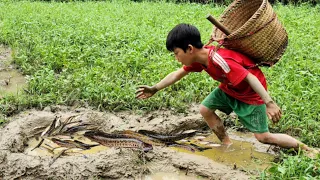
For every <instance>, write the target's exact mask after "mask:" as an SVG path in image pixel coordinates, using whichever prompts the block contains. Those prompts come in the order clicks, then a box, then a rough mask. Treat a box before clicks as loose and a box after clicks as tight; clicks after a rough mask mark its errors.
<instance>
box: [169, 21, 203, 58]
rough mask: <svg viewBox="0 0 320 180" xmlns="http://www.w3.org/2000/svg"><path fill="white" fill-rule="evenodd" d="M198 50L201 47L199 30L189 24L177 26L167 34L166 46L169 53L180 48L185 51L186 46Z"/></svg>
mask: <svg viewBox="0 0 320 180" xmlns="http://www.w3.org/2000/svg"><path fill="white" fill-rule="evenodd" d="M189 44H191V45H192V46H194V47H196V48H198V49H200V48H202V47H203V43H202V42H201V36H200V32H199V30H198V29H197V28H196V27H195V26H192V25H190V24H178V25H176V26H175V27H174V28H173V29H172V30H171V31H170V32H169V34H168V36H167V42H166V46H167V49H168V50H169V51H173V50H174V48H181V49H182V50H183V51H184V52H186V51H187V48H188V45H189Z"/></svg>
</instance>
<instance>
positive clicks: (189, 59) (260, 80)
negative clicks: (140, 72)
mask: <svg viewBox="0 0 320 180" xmlns="http://www.w3.org/2000/svg"><path fill="white" fill-rule="evenodd" d="M166 46H167V49H168V50H169V51H173V52H174V55H175V58H176V60H177V61H179V62H181V63H182V64H183V67H182V68H180V69H178V70H177V71H174V72H171V73H170V74H168V75H167V76H166V77H165V78H164V79H162V80H161V81H160V82H159V83H157V84H156V85H154V86H152V87H149V86H145V85H144V86H139V89H138V90H137V92H136V93H137V98H139V99H146V98H149V97H151V96H153V95H154V94H155V93H156V92H157V91H159V90H161V89H163V88H165V87H168V86H170V85H172V84H174V83H175V82H177V81H179V80H180V79H181V78H183V77H184V76H186V75H187V74H189V73H190V72H201V71H202V70H205V71H206V72H207V73H208V74H209V75H210V76H211V77H212V78H213V79H215V80H217V81H220V82H221V83H220V85H219V87H217V88H215V89H214V90H213V91H212V92H211V93H210V94H209V95H208V96H207V97H206V98H205V99H204V100H203V101H202V103H201V105H200V113H201V115H202V116H203V118H204V119H205V120H206V122H207V124H208V126H209V127H210V128H211V129H212V131H213V132H214V133H215V134H216V135H217V137H218V138H219V139H220V141H221V142H222V144H224V145H230V144H232V142H231V140H230V138H229V136H228V135H227V133H226V130H225V128H224V125H223V122H222V121H221V119H220V118H219V117H218V116H217V114H216V113H215V110H216V109H218V110H220V111H222V112H224V113H226V114H230V113H231V112H232V111H234V112H235V113H236V114H237V115H238V117H239V120H240V121H241V123H242V124H243V125H244V126H245V127H246V128H248V129H249V130H250V131H251V132H253V133H254V136H255V137H256V138H257V140H258V141H260V142H262V143H266V144H273V145H278V146H280V147H283V148H295V149H298V148H299V147H301V148H302V149H303V150H307V151H309V150H311V148H309V147H308V146H307V145H305V144H303V143H302V142H300V141H298V140H296V139H295V138H293V137H291V136H289V135H286V134H276V133H270V132H269V129H268V121H267V118H269V119H270V120H272V121H273V122H274V123H277V122H278V121H279V120H280V118H281V110H280V108H279V107H278V106H277V104H276V103H275V102H274V101H273V100H272V99H271V97H270V96H269V94H268V93H267V83H266V79H265V77H264V75H263V73H262V71H261V70H260V69H259V68H258V67H256V66H255V63H254V62H253V61H252V60H250V59H249V58H248V57H246V56H244V55H243V54H240V53H238V52H235V51H231V50H227V49H224V48H220V49H218V50H215V47H214V46H203V44H202V42H201V37H200V32H199V31H198V29H197V28H196V27H194V26H192V25H189V24H179V25H177V26H176V27H174V28H173V29H172V30H171V31H170V32H169V34H168V36H167V42H166Z"/></svg>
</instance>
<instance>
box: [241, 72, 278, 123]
mask: <svg viewBox="0 0 320 180" xmlns="http://www.w3.org/2000/svg"><path fill="white" fill-rule="evenodd" d="M244 80H245V81H246V82H247V83H248V84H249V85H250V86H251V88H252V89H253V90H254V91H255V92H256V93H257V94H259V96H260V97H261V99H262V100H263V102H264V103H265V104H266V106H267V115H268V118H269V119H270V120H272V121H273V122H274V123H276V122H278V121H279V120H280V118H281V115H282V113H281V110H280V108H279V107H278V105H277V104H276V103H274V102H273V100H272V99H271V97H270V95H269V94H268V92H267V91H266V90H265V88H264V87H263V86H262V84H261V82H260V81H259V80H258V78H257V77H256V76H255V75H253V74H251V73H249V74H248V75H247V76H246V78H245V79H244Z"/></svg>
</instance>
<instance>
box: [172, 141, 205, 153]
mask: <svg viewBox="0 0 320 180" xmlns="http://www.w3.org/2000/svg"><path fill="white" fill-rule="evenodd" d="M168 147H178V148H182V149H186V150H188V151H191V152H195V151H199V150H198V149H197V148H195V147H193V146H190V145H185V144H178V143H172V144H168Z"/></svg>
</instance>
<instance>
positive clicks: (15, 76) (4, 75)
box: [0, 70, 26, 95]
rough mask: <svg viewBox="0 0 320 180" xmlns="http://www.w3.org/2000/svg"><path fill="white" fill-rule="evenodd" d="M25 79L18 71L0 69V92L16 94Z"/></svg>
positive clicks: (23, 84) (23, 85)
mask: <svg viewBox="0 0 320 180" xmlns="http://www.w3.org/2000/svg"><path fill="white" fill-rule="evenodd" d="M25 83H26V80H25V78H24V76H22V75H21V74H20V73H19V72H18V71H15V70H6V71H0V94H14V95H15V94H17V93H18V92H19V91H20V90H21V89H22V88H23V87H25Z"/></svg>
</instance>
